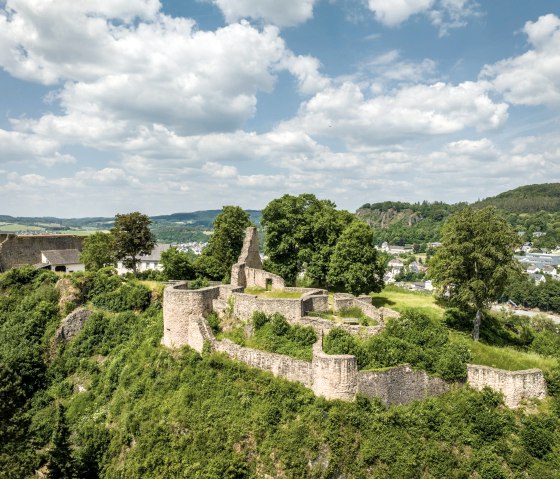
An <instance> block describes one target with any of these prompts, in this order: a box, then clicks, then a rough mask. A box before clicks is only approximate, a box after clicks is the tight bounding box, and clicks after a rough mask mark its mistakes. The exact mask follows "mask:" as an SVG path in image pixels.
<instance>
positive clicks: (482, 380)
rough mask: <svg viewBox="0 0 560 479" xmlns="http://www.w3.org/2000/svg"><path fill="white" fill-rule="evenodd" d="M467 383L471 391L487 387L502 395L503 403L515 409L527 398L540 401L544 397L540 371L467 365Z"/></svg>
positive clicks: (543, 385) (544, 389)
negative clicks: (508, 369) (505, 369)
mask: <svg viewBox="0 0 560 479" xmlns="http://www.w3.org/2000/svg"><path fill="white" fill-rule="evenodd" d="M467 378H468V379H467V381H468V383H469V385H470V386H471V387H472V388H473V389H477V390H481V389H483V388H484V387H485V386H488V387H490V388H492V389H494V390H495V391H499V392H501V393H502V394H503V395H504V402H505V404H506V405H507V406H509V407H511V408H516V407H518V406H519V405H520V403H521V401H523V400H524V399H529V398H538V399H542V398H544V397H545V396H546V381H545V379H544V376H543V373H542V371H541V370H540V369H526V370H524V371H504V370H503V369H496V368H491V367H489V366H480V365H478V364H469V365H468V366H467Z"/></svg>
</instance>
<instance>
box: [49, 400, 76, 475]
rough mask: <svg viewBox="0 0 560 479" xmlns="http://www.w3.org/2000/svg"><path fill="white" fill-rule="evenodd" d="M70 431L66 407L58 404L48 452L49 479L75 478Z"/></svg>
mask: <svg viewBox="0 0 560 479" xmlns="http://www.w3.org/2000/svg"><path fill="white" fill-rule="evenodd" d="M69 438H70V430H69V429H68V424H67V423H66V416H65V411H64V406H63V405H62V404H61V403H60V402H58V403H57V407H56V424H55V428H54V431H53V435H52V446H51V449H50V450H49V452H48V470H49V472H48V475H47V477H48V478H49V479H70V478H71V477H73V463H72V455H71V453H70V444H69Z"/></svg>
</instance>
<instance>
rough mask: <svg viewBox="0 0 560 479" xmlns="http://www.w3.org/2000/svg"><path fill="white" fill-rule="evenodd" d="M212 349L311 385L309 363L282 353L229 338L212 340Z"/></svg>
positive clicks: (253, 365) (280, 375) (276, 374)
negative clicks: (240, 344)
mask: <svg viewBox="0 0 560 479" xmlns="http://www.w3.org/2000/svg"><path fill="white" fill-rule="evenodd" d="M214 349H215V350H216V351H220V352H223V353H226V354H227V355H228V356H229V357H230V358H233V359H237V360H238V361H241V362H243V363H245V364H247V365H249V366H251V367H254V368H258V369H262V370H263V371H269V372H271V373H272V374H273V375H274V376H277V377H281V378H285V379H288V380H290V381H295V382H298V383H301V384H303V385H304V386H306V387H309V388H310V387H311V385H312V383H313V379H312V375H311V363H310V362H309V361H302V360H300V359H294V358H291V357H289V356H284V355H282V354H275V353H269V352H266V351H259V350H256V349H251V348H245V347H242V346H239V345H238V344H235V343H233V342H232V341H230V340H229V339H224V340H222V341H215V342H214Z"/></svg>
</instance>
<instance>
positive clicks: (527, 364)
mask: <svg viewBox="0 0 560 479" xmlns="http://www.w3.org/2000/svg"><path fill="white" fill-rule="evenodd" d="M372 296H373V304H374V305H375V306H377V307H381V306H385V307H387V308H391V309H394V310H395V311H398V312H403V311H404V310H406V309H407V308H415V309H418V310H420V311H423V312H424V313H426V314H428V315H429V316H431V317H432V318H436V319H439V320H443V313H444V310H443V308H442V307H441V306H438V305H437V304H436V303H435V300H434V297H433V296H432V295H431V294H426V293H420V292H415V291H407V290H405V289H401V288H396V287H394V286H388V287H386V288H385V289H384V290H383V291H382V292H381V293H376V294H373V295H372ZM451 336H452V340H453V341H456V342H462V343H463V344H465V345H466V346H467V347H468V348H469V349H470V350H471V354H472V363H473V364H482V365H484V366H492V367H495V368H500V369H506V370H508V371H518V370H523V369H531V368H540V369H543V370H549V369H551V368H552V367H554V366H555V365H556V364H557V360H556V359H554V358H547V357H544V356H541V355H539V354H536V353H527V352H523V351H518V350H516V349H514V348H503V347H498V346H492V345H489V344H485V343H483V342H480V341H473V340H472V339H471V338H470V337H468V336H467V335H465V334H463V333H459V332H454V331H452V332H451Z"/></svg>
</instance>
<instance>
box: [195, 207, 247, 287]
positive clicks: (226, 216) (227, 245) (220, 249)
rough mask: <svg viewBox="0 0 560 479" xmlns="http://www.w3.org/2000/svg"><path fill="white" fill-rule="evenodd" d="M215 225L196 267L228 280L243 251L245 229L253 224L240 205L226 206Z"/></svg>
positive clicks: (203, 272)
mask: <svg viewBox="0 0 560 479" xmlns="http://www.w3.org/2000/svg"><path fill="white" fill-rule="evenodd" d="M213 226H214V231H213V232H212V235H211V236H210V239H209V240H208V246H207V247H206V248H204V250H202V254H201V255H200V256H199V258H198V260H197V262H196V265H195V267H196V269H197V270H198V272H199V273H201V274H203V275H204V276H208V277H209V278H211V279H215V280H227V279H229V275H230V273H231V267H232V266H233V264H235V262H236V261H237V258H238V257H239V253H241V248H242V247H243V239H244V238H245V230H246V228H247V227H248V226H251V221H250V220H249V214H248V213H247V212H245V211H243V209H242V208H240V207H239V206H224V207H223V208H222V212H221V213H220V214H219V215H218V216H216V218H215V219H214V223H213Z"/></svg>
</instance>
